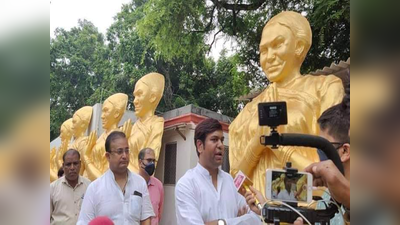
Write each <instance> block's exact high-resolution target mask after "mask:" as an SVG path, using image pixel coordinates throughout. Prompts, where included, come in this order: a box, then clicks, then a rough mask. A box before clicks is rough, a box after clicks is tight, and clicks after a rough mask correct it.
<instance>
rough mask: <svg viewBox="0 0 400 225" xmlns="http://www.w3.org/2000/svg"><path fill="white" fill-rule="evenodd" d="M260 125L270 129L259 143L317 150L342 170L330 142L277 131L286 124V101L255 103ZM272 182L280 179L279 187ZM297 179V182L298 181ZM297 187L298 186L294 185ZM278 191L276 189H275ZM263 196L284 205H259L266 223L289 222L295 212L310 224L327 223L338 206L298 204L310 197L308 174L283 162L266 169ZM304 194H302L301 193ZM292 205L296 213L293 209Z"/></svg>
mask: <svg viewBox="0 0 400 225" xmlns="http://www.w3.org/2000/svg"><path fill="white" fill-rule="evenodd" d="M258 117H259V125H260V126H268V127H270V128H271V133H270V134H269V135H262V136H261V137H260V143H261V144H262V145H265V146H271V148H272V149H277V148H278V147H279V146H299V147H300V146H302V147H311V148H318V149H321V150H322V151H323V152H325V154H326V155H327V157H328V158H329V159H331V160H332V161H333V163H334V164H335V165H336V166H337V167H338V169H339V171H341V172H342V173H344V169H343V165H342V163H341V161H340V158H339V155H338V153H337V151H336V150H335V148H334V147H333V145H332V144H331V143H330V142H329V141H328V140H326V139H324V138H322V137H319V136H314V135H308V134H279V133H278V131H277V127H278V126H280V125H286V124H287V123H288V116H287V105H286V102H265V103H259V104H258ZM273 182H275V184H276V182H283V183H282V184H283V185H280V187H279V188H277V187H274V186H273ZM299 182H301V183H299ZM298 187H300V188H298ZM278 191H279V192H278ZM265 194H266V195H265V196H266V197H267V198H268V199H270V200H277V201H280V202H284V203H285V204H286V205H289V207H287V206H285V205H271V204H265V205H264V207H263V208H262V217H263V220H264V222H266V223H274V224H279V223H280V222H285V223H293V222H294V221H295V220H296V218H297V217H299V214H298V213H301V214H302V215H303V216H304V217H305V218H307V220H308V221H309V222H310V223H312V224H314V223H320V224H329V223H330V219H331V218H333V217H334V216H335V214H336V213H337V212H338V207H337V206H336V205H334V204H332V203H330V204H326V208H325V209H323V210H314V209H309V208H306V207H299V206H298V202H310V201H311V199H312V175H311V174H309V173H299V172H298V171H297V169H296V168H292V167H291V163H290V162H287V164H286V167H285V168H284V169H283V170H267V171H266V190H265ZM305 195H306V196H305ZM290 207H292V208H294V209H295V210H296V211H297V212H295V211H294V210H293V209H291V208H290Z"/></svg>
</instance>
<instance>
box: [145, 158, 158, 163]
mask: <svg viewBox="0 0 400 225" xmlns="http://www.w3.org/2000/svg"><path fill="white" fill-rule="evenodd" d="M142 160H146V161H147V162H148V163H156V162H157V160H156V159H142Z"/></svg>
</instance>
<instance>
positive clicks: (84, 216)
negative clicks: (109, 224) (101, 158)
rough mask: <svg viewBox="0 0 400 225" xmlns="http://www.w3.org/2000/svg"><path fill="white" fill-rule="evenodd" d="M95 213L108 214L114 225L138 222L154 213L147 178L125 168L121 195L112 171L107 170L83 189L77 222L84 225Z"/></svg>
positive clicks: (98, 214) (78, 224) (96, 215)
mask: <svg viewBox="0 0 400 225" xmlns="http://www.w3.org/2000/svg"><path fill="white" fill-rule="evenodd" d="M140 195H141V196H140ZM98 216H107V217H108V218H110V219H111V220H112V221H113V222H114V224H115V225H128V224H129V225H134V224H137V225H139V224H140V221H143V220H146V219H147V218H149V217H152V216H154V212H153V207H152V206H151V201H150V196H149V192H148V190H147V184H146V181H145V180H144V179H143V178H142V177H141V176H139V175H137V174H135V173H132V172H130V171H129V170H128V182H127V184H126V187H125V195H124V194H123V193H122V191H121V188H120V187H119V186H118V184H117V182H116V181H115V177H114V173H113V172H112V171H111V170H107V171H106V172H105V173H104V174H103V175H102V176H101V177H99V178H97V179H96V180H95V181H93V182H92V183H91V184H90V185H89V187H88V189H87V190H86V194H85V197H84V199H83V203H82V209H81V212H80V214H79V219H78V223H77V225H87V224H88V223H89V222H90V221H91V220H93V219H94V218H96V217H98Z"/></svg>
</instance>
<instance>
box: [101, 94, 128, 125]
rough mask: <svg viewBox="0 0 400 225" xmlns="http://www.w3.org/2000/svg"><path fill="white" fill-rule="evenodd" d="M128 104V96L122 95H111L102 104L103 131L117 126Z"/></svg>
mask: <svg viewBox="0 0 400 225" xmlns="http://www.w3.org/2000/svg"><path fill="white" fill-rule="evenodd" d="M127 104H128V95H126V94H123V93H117V94H113V95H111V96H110V97H108V98H107V99H106V100H105V101H104V104H103V108H102V112H101V122H102V126H103V129H104V130H109V129H111V128H112V127H113V126H115V125H118V122H119V121H120V120H121V118H122V116H123V115H124V113H125V109H126V106H127Z"/></svg>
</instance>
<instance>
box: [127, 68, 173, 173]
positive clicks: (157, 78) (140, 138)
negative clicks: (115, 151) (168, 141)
mask: <svg viewBox="0 0 400 225" xmlns="http://www.w3.org/2000/svg"><path fill="white" fill-rule="evenodd" d="M164 85H165V79H164V76H163V75H161V74H159V73H149V74H147V75H145V76H143V77H142V78H140V79H139V80H138V81H137V82H136V85H135V90H134V92H133V95H134V96H135V100H134V101H133V104H134V105H135V114H136V117H137V121H136V122H135V124H134V125H133V127H132V123H131V121H130V120H128V121H127V122H125V124H124V126H123V131H124V133H125V134H126V136H127V137H128V142H129V149H130V163H129V167H128V168H129V170H131V171H133V172H136V173H137V172H138V170H139V165H138V154H139V151H140V150H142V149H143V148H152V149H154V152H155V155H156V160H158V157H159V155H160V150H161V139H162V136H163V133H164V118H162V117H158V116H156V115H154V113H155V111H156V108H157V106H158V103H160V100H161V98H162V96H163V93H164Z"/></svg>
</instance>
